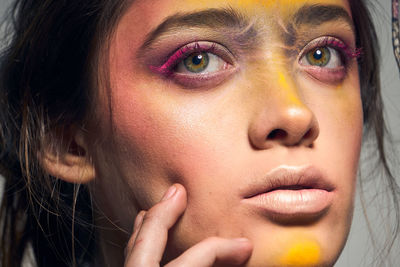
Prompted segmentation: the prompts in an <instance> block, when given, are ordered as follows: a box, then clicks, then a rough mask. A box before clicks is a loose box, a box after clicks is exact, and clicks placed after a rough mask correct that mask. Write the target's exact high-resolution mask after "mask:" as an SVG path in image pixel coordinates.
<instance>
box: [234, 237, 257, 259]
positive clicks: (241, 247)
mask: <svg viewBox="0 0 400 267" xmlns="http://www.w3.org/2000/svg"><path fill="white" fill-rule="evenodd" d="M234 241H235V242H236V245H237V252H236V257H235V261H234V262H233V264H237V265H241V264H243V263H245V262H246V261H248V260H249V258H250V256H251V254H252V253H253V244H252V243H251V241H250V240H249V239H247V238H237V239H234Z"/></svg>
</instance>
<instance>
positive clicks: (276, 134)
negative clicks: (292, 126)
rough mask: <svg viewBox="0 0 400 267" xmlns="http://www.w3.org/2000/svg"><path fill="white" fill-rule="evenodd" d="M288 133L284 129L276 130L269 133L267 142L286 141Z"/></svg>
mask: <svg viewBox="0 0 400 267" xmlns="http://www.w3.org/2000/svg"><path fill="white" fill-rule="evenodd" d="M287 135H288V134H287V132H286V131H285V130H282V129H275V130H273V131H271V132H270V133H269V135H268V136H267V140H279V139H285V138H286V137H287Z"/></svg>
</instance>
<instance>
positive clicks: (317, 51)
mask: <svg viewBox="0 0 400 267" xmlns="http://www.w3.org/2000/svg"><path fill="white" fill-rule="evenodd" d="M314 58H315V59H316V60H320V59H321V58H322V51H321V50H320V49H317V50H316V51H315V52H314Z"/></svg>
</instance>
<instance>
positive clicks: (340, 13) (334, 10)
mask: <svg viewBox="0 0 400 267" xmlns="http://www.w3.org/2000/svg"><path fill="white" fill-rule="evenodd" d="M334 20H343V21H345V22H347V23H348V24H349V25H350V26H351V27H352V28H353V27H354V26H353V20H352V18H351V17H350V15H349V13H347V11H346V10H345V9H344V8H343V7H341V6H336V5H318V4H316V5H304V6H303V7H301V8H300V9H299V10H298V11H297V12H296V13H295V14H294V16H293V21H294V23H295V24H296V25H301V24H317V25H318V24H322V23H325V22H329V21H334Z"/></svg>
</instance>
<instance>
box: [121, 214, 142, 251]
mask: <svg viewBox="0 0 400 267" xmlns="http://www.w3.org/2000/svg"><path fill="white" fill-rule="evenodd" d="M145 214H146V211H144V210H142V211H140V212H139V213H138V215H136V219H135V223H134V226H133V234H132V236H131V237H130V238H129V242H128V244H127V246H126V248H125V258H126V257H127V256H128V255H130V254H131V252H132V249H133V245H134V244H135V241H136V238H137V235H138V233H139V230H140V228H141V226H142V222H143V217H144V215H145Z"/></svg>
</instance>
